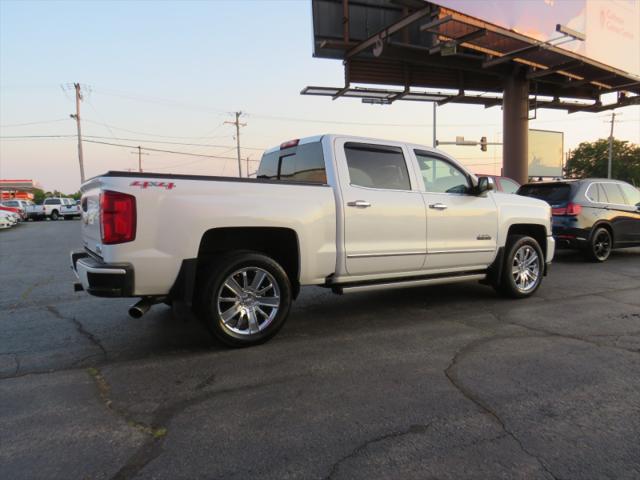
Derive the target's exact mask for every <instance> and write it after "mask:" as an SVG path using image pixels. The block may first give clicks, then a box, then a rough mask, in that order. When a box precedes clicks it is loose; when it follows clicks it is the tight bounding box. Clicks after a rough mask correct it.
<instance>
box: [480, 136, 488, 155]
mask: <svg viewBox="0 0 640 480" xmlns="http://www.w3.org/2000/svg"><path fill="white" fill-rule="evenodd" d="M480 150H482V151H483V152H486V151H487V137H482V138H481V139H480Z"/></svg>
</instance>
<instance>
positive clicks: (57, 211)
mask: <svg viewBox="0 0 640 480" xmlns="http://www.w3.org/2000/svg"><path fill="white" fill-rule="evenodd" d="M74 204H75V200H73V199H72V198H66V197H51V198H45V200H44V202H43V203H42V205H43V206H44V208H45V213H46V216H47V217H48V218H50V219H51V220H58V219H59V218H60V217H74V216H77V215H78V214H79V212H78V211H76V209H68V208H66V207H69V206H72V205H74Z"/></svg>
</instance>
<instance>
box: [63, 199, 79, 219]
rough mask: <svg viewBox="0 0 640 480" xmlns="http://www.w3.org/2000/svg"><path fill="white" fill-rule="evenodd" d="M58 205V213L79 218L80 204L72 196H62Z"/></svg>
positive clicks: (64, 216)
mask: <svg viewBox="0 0 640 480" xmlns="http://www.w3.org/2000/svg"><path fill="white" fill-rule="evenodd" d="M62 201H63V203H62V205H60V215H61V216H62V217H63V218H64V219H67V218H80V216H81V210H80V205H79V204H78V203H77V202H76V201H75V200H74V199H73V198H63V199H62Z"/></svg>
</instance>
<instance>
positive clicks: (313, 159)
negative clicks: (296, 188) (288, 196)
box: [256, 142, 327, 184]
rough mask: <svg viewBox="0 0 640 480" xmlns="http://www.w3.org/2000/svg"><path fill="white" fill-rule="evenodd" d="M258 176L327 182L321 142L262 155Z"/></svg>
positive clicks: (273, 178) (271, 178) (270, 178)
mask: <svg viewBox="0 0 640 480" xmlns="http://www.w3.org/2000/svg"><path fill="white" fill-rule="evenodd" d="M256 176H257V178H262V179H266V180H281V181H285V182H286V181H295V182H308V183H319V184H325V183H327V172H326V169H325V165H324V155H323V153H322V144H321V143H320V142H313V143H305V144H303V145H297V146H295V147H291V148H286V149H284V150H276V151H274V152H270V153H267V154H265V155H263V156H262V160H261V161H260V167H259V168H258V172H257V175H256Z"/></svg>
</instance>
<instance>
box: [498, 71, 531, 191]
mask: <svg viewBox="0 0 640 480" xmlns="http://www.w3.org/2000/svg"><path fill="white" fill-rule="evenodd" d="M502 123H503V126H502V129H503V132H504V133H503V140H502V141H503V146H502V164H503V172H504V176H505V177H509V178H511V179H513V180H515V181H517V182H519V183H526V182H527V181H528V178H529V171H528V170H529V168H528V159H529V149H528V147H529V144H528V142H529V139H528V134H529V81H528V80H527V79H526V76H525V75H524V74H523V72H514V73H513V74H512V75H510V76H509V77H507V79H506V82H505V86H504V96H503V98H502Z"/></svg>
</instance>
